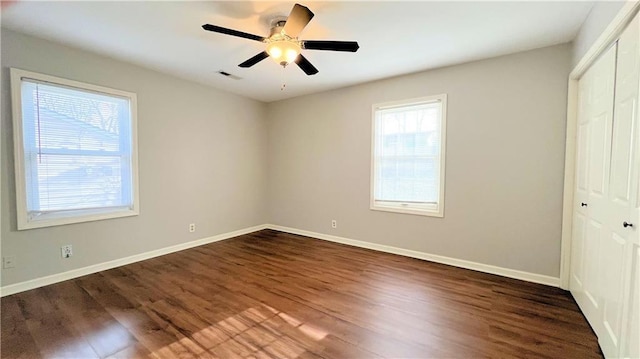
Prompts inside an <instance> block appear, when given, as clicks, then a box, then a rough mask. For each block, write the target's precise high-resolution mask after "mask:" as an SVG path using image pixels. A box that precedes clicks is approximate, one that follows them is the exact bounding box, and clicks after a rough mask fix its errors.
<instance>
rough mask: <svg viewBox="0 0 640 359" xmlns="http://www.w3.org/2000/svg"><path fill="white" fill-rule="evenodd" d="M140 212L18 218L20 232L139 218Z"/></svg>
mask: <svg viewBox="0 0 640 359" xmlns="http://www.w3.org/2000/svg"><path fill="white" fill-rule="evenodd" d="M138 214H139V211H138V210H137V209H126V210H123V209H118V210H106V211H91V212H87V211H84V212H80V214H78V213H77V212H76V213H74V214H73V215H67V216H65V215H62V214H60V213H58V214H51V215H48V216H46V217H43V218H37V219H28V218H27V215H26V214H24V215H23V216H19V218H18V230H19V231H21V230H25V229H34V228H43V227H53V226H61V225H65V224H73V223H83V222H93V221H100V220H104V219H113V218H121V217H131V216H137V215H138ZM20 217H22V218H20Z"/></svg>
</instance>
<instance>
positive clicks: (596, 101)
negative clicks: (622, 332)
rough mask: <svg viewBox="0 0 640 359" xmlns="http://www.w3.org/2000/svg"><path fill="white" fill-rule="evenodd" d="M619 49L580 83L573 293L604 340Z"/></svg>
mask: <svg viewBox="0 0 640 359" xmlns="http://www.w3.org/2000/svg"><path fill="white" fill-rule="evenodd" d="M615 66H616V45H615V44H614V45H613V46H612V47H611V48H609V50H607V51H606V52H605V53H604V54H603V55H602V57H601V58H600V59H598V61H596V63H594V64H593V65H592V67H591V68H590V69H589V70H588V71H587V72H586V74H585V75H584V76H583V77H582V79H581V80H580V83H579V91H580V93H579V104H580V108H579V114H578V116H579V123H578V139H577V143H578V149H577V150H578V151H577V153H578V158H577V159H578V160H577V163H576V166H577V168H576V190H575V197H574V198H575V207H574V209H575V211H574V213H575V215H574V230H573V233H574V237H573V241H572V256H571V274H572V275H571V287H570V288H571V292H572V293H573V295H574V297H575V299H576V302H577V303H578V305H579V306H580V308H581V309H582V311H583V312H584V314H585V316H586V317H587V319H588V320H589V322H590V323H591V326H592V327H593V329H594V330H595V331H596V334H598V335H599V336H600V333H601V332H602V330H603V328H602V302H603V299H602V298H603V289H602V284H603V278H602V265H603V263H602V258H601V253H602V243H603V242H604V241H605V240H606V238H607V237H608V236H609V235H608V232H610V228H609V227H608V226H607V211H606V210H604V207H605V206H606V203H607V201H608V197H609V172H610V165H611V161H610V159H611V130H612V122H613V100H614V98H613V95H614V84H615Z"/></svg>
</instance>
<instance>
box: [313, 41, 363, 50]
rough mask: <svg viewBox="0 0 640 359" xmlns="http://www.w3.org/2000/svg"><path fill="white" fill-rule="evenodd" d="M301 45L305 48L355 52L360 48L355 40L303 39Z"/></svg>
mask: <svg viewBox="0 0 640 359" xmlns="http://www.w3.org/2000/svg"><path fill="white" fill-rule="evenodd" d="M302 47H303V48H305V49H307V50H327V51H347V52H356V51H358V49H359V48H360V46H359V45H358V43H357V42H356V41H324V40H305V41H302Z"/></svg>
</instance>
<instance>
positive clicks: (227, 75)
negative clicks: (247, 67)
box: [218, 70, 242, 80]
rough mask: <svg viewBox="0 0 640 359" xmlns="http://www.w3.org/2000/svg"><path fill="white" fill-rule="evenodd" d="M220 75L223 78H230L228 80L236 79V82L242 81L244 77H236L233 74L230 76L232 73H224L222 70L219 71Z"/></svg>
mask: <svg viewBox="0 0 640 359" xmlns="http://www.w3.org/2000/svg"><path fill="white" fill-rule="evenodd" d="M218 73H219V74H220V75H222V76H224V77H228V78H230V79H234V80H242V77H240V76H236V75H232V74H230V73H228V72H226V71H222V70H220V71H218Z"/></svg>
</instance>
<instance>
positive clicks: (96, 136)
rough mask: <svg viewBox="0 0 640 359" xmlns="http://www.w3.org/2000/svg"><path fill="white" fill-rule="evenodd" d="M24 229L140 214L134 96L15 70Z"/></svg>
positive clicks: (21, 223) (15, 125) (20, 207)
mask: <svg viewBox="0 0 640 359" xmlns="http://www.w3.org/2000/svg"><path fill="white" fill-rule="evenodd" d="M11 91H12V101H13V102H12V104H13V128H14V145H15V149H14V152H15V163H16V191H17V195H16V198H17V212H18V229H21V230H22V229H29V228H37V227H47V226H56V225H61V224H68V223H77V222H86V221H94V220H99V219H107V218H115V217H123V216H132V215H137V214H138V180H137V178H138V176H137V172H138V170H137V150H136V95H135V94H132V93H129V92H124V91H119V90H113V89H109V88H105V87H99V86H94V85H89V84H84V83H80V82H76V81H70V80H65V79H61V78H57V77H53V76H47V75H42V74H37V73H33V72H28V71H23V70H18V69H11Z"/></svg>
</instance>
